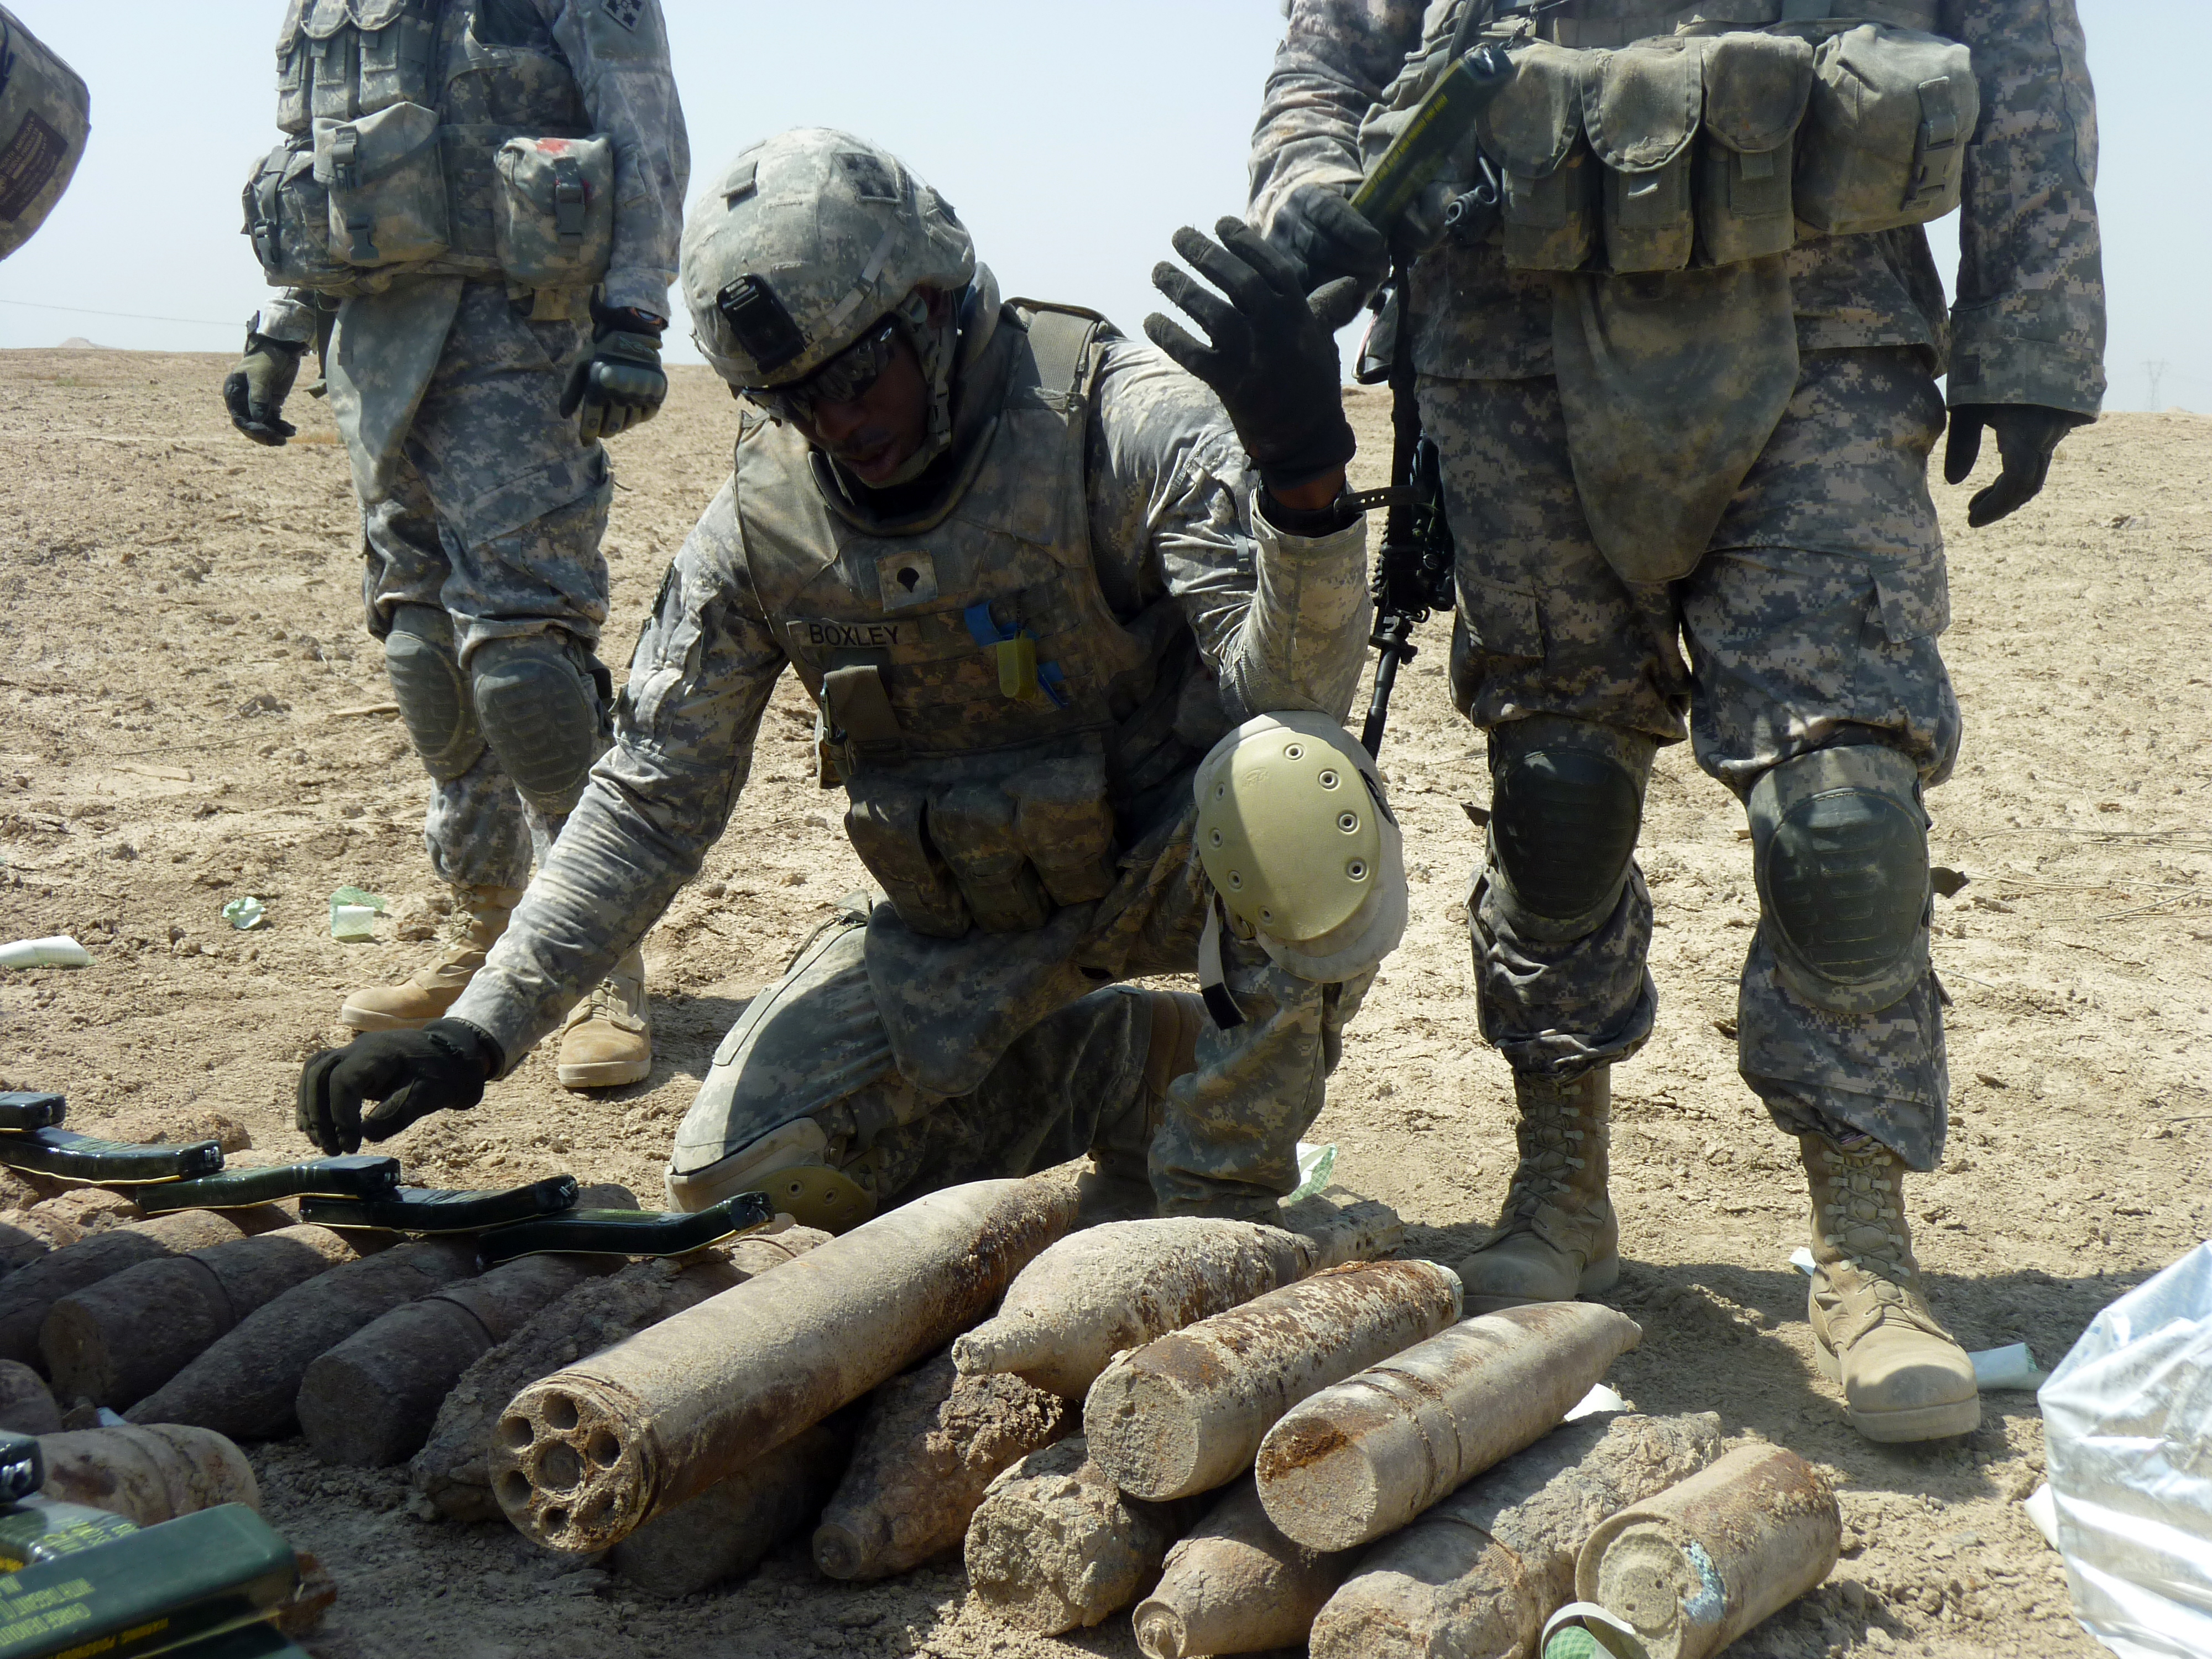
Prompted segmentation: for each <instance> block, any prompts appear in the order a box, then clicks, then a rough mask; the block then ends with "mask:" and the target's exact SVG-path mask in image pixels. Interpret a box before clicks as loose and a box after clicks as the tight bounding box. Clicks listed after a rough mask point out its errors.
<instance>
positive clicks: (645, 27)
mask: <svg viewBox="0 0 2212 1659" xmlns="http://www.w3.org/2000/svg"><path fill="white" fill-rule="evenodd" d="M538 4H539V5H540V6H541V7H542V8H544V11H545V14H546V17H545V21H546V26H547V27H549V28H550V29H551V30H552V32H553V39H554V41H555V43H556V45H558V46H560V48H561V50H562V52H564V53H565V54H566V55H567V57H568V62H569V64H570V65H571V66H572V67H573V69H574V71H575V76H576V82H577V84H578V86H580V88H583V94H584V107H585V108H586V110H588V111H589V112H591V117H592V131H595V132H603V133H605V134H606V135H607V137H610V138H611V139H612V140H613V141H614V147H615V251H614V258H613V261H612V263H611V264H610V265H609V266H608V268H607V276H606V302H607V303H608V304H609V305H611V306H627V307H632V308H634V309H635V310H639V311H649V312H651V313H653V315H654V316H656V317H665V316H667V315H668V314H669V310H668V286H669V284H670V283H673V282H674V281H675V280H676V249H677V242H678V238H679V237H680V236H681V235H682V234H683V230H684V191H685V189H686V188H687V187H688V186H689V185H690V181H691V146H690V138H689V137H687V136H686V135H685V132H684V106H682V105H681V104H680V103H678V101H677V97H676V76H675V72H674V71H673V70H671V68H670V67H669V63H668V30H667V27H666V25H665V23H664V22H663V21H662V19H661V15H660V0H538Z"/></svg>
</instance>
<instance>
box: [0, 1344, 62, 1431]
mask: <svg viewBox="0 0 2212 1659" xmlns="http://www.w3.org/2000/svg"><path fill="white" fill-rule="evenodd" d="M0 1431H5V1432H7V1433H9V1434H59V1433H60V1432H61V1431H62V1410H61V1407H59V1406H57V1405H56V1404H55V1403H54V1396H53V1395H52V1391H51V1390H49V1389H47V1387H46V1379H45V1378H44V1377H42V1376H40V1375H39V1374H38V1372H36V1371H34V1370H32V1369H31V1368H30V1367H29V1366H28V1365H26V1364H24V1363H23V1362H22V1361H21V1360H20V1359H0Z"/></svg>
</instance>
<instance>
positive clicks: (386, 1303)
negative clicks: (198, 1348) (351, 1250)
mask: <svg viewBox="0 0 2212 1659" xmlns="http://www.w3.org/2000/svg"><path fill="white" fill-rule="evenodd" d="M475 1272H476V1248H475V1245H474V1243H472V1242H450V1241H444V1240H435V1241H425V1242H422V1243H414V1244H399V1245H395V1246H394V1247H392V1249H388V1250H385V1251H382V1252H380V1254H378V1255H371V1256H364V1257H362V1259H361V1260H360V1261H349V1262H346V1263H345V1264H344V1265H343V1266H342V1267H333V1268H331V1270H330V1271H329V1272H328V1273H320V1274H318V1275H317V1276H316V1277H315V1278H313V1279H308V1280H307V1282H306V1283H305V1284H302V1285H294V1286H293V1287H292V1288H291V1289H290V1290H289V1291H285V1292H284V1293H283V1295H282V1296H280V1297H277V1298H276V1300H275V1301H273V1302H270V1303H269V1304H267V1305H265V1306H264V1307H260V1308H257V1309H255V1310H253V1311H252V1313H250V1314H248V1315H246V1317H245V1318H243V1319H241V1320H240V1321H239V1322H238V1323H237V1324H236V1325H235V1326H234V1327H233V1328H232V1329H231V1330H230V1331H229V1332H228V1334H226V1335H224V1336H222V1338H220V1339H219V1340H217V1341H216V1343H215V1345H214V1346H212V1347H210V1348H209V1349H208V1350H207V1352H204V1353H203V1354H201V1355H200V1357H199V1358H197V1359H195V1360H193V1361H192V1363H191V1364H189V1365H187V1366H185V1368H184V1370H180V1371H179V1372H178V1373H177V1374H176V1375H175V1376H173V1377H171V1378H170V1379H169V1380H168V1381H167V1383H163V1384H162V1385H161V1388H159V1389H156V1390H155V1392H154V1393H152V1394H150V1395H147V1396H146V1397H145V1398H144V1399H143V1400H141V1401H139V1402H138V1403H137V1405H135V1406H133V1407H131V1409H130V1410H129V1411H127V1412H125V1413H124V1415H125V1417H127V1418H129V1419H131V1421H132V1422H133V1423H191V1424H197V1425H198V1426H200V1427H202V1428H207V1429H216V1430H218V1431H221V1432H222V1433H224V1434H227V1435H229V1436H230V1437H232V1438H233V1439H237V1440H265V1439H268V1438H270V1437H274V1436H276V1435H281V1434H283V1433H285V1432H286V1431H289V1429H290V1428H291V1426H292V1425H293V1423H294V1421H295V1415H294V1412H293V1403H294V1401H295V1399H296V1398H297V1396H298V1395H299V1392H300V1378H301V1376H302V1375H304V1374H305V1373H306V1371H307V1367H308V1366H309V1365H310V1364H313V1361H314V1359H315V1357H316V1356H317V1355H318V1354H321V1353H324V1352H327V1351H328V1350H330V1349H331V1348H334V1347H336V1346H337V1345H338V1344H339V1343H341V1342H343V1341H344V1340H346V1338H348V1337H349V1336H351V1335H352V1334H354V1333H355V1332H356V1331H357V1330H359V1329H360V1328H362V1326H364V1325H366V1324H368V1322H369V1321H370V1320H372V1319H374V1318H375V1317H376V1316H378V1315H379V1314H381V1313H384V1312H386V1310H390V1309H392V1308H396V1307H398V1306H399V1305H400V1304H402V1303H404V1302H412V1301H413V1300H414V1299H415V1298H416V1297H418V1296H427V1295H428V1294H429V1293H430V1292H431V1291H435V1290H437V1289H438V1288H440V1287H441V1285H450V1284H452V1283H453V1281H454V1280H455V1279H466V1278H469V1277H470V1276H471V1275H472V1274H473V1273H475Z"/></svg>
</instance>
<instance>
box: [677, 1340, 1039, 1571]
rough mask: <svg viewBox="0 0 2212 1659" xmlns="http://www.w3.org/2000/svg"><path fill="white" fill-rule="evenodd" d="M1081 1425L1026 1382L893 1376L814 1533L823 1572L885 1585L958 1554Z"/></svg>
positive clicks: (948, 1371) (927, 1370) (943, 1367)
mask: <svg viewBox="0 0 2212 1659" xmlns="http://www.w3.org/2000/svg"><path fill="white" fill-rule="evenodd" d="M1074 1426H1075V1423H1074V1413H1073V1412H1071V1411H1070V1410H1069V1409H1068V1408H1067V1407H1066V1402H1065V1401H1062V1400H1061V1399H1060V1396H1059V1395H1054V1394H1048V1393H1047V1392H1045V1390H1043V1389H1036V1388H1032V1387H1030V1384H1028V1383H1024V1382H1023V1381H1022V1379H1021V1378H1019V1377H1018V1376H960V1375H959V1374H958V1372H957V1371H956V1370H954V1369H953V1365H952V1356H951V1355H950V1354H939V1355H938V1356H937V1357H936V1358H934V1359H932V1360H930V1361H928V1362H927V1364H921V1365H918V1366H916V1367H915V1369H914V1370H910V1371H908V1372H907V1373H906V1374H905V1375H904V1376H895V1377H893V1378H892V1379H891V1380H890V1382H888V1383H884V1385H883V1386H882V1387H881V1388H879V1389H877V1390H876V1391H875V1393H874V1394H872V1395H870V1396H869V1398H868V1403H867V1407H866V1415H865V1416H864V1417H863V1419H861V1423H860V1437H859V1441H858V1443H857V1444H856V1445H855V1447H854V1453H853V1461H852V1463H851V1465H850V1466H849V1467H848V1468H847V1469H846V1471H845V1478H844V1479H843V1480H842V1481H840V1482H839V1483H838V1486H837V1492H836V1497H834V1498H831V1499H830V1500H829V1507H828V1509H826V1510H823V1514H822V1524H821V1525H820V1526H818V1527H817V1528H815V1529H814V1565H816V1566H817V1567H819V1568H821V1570H822V1571H823V1572H824V1573H825V1574H827V1575H828V1576H829V1577H832V1578H885V1577H890V1575H891V1574H892V1573H895V1572H904V1571H907V1570H908V1568H910V1567H918V1566H920V1565H921V1564H922V1563H923V1562H924V1561H927V1560H928V1559H930V1558H931V1557H933V1556H937V1555H941V1554H943V1553H945V1551H947V1550H951V1549H957V1548H959V1547H960V1542H961V1540H963V1538H965V1537H966V1536H967V1535H968V1522H969V1519H970V1517H972V1516H974V1515H975V1506H976V1505H977V1504H981V1502H982V1501H983V1494H984V1492H986V1491H987V1490H988V1488H989V1486H990V1485H991V1482H992V1481H993V1480H996V1479H997V1478H998V1476H999V1474H1000V1471H1001V1470H1003V1469H1006V1468H1010V1467H1011V1466H1012V1465H1013V1464H1015V1463H1017V1462H1020V1460H1021V1459H1023V1458H1024V1457H1026V1456H1028V1455H1030V1453H1031V1452H1033V1451H1035V1450H1036V1449H1038V1448H1039V1447H1041V1446H1047V1445H1049V1444H1051V1443H1052V1442H1054V1440H1057V1439H1059V1438H1060V1436H1061V1435H1063V1434H1065V1433H1067V1432H1068V1431H1071V1430H1073V1428H1074ZM687 1507H689V1506H687ZM671 1518H673V1517H671Z"/></svg>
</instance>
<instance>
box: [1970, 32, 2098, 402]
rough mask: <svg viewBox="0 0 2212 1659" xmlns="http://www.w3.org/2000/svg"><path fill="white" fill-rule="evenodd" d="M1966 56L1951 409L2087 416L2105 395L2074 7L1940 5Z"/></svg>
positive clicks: (2088, 144) (2088, 125)
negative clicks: (1970, 117) (1971, 99)
mask: <svg viewBox="0 0 2212 1659" xmlns="http://www.w3.org/2000/svg"><path fill="white" fill-rule="evenodd" d="M1945 14H1946V15H1945V17H1944V22H1945V25H1946V27H1945V31H1944V32H1945V33H1948V34H1949V35H1951V36H1952V37H1953V38H1954V39H1955V40H1962V41H1964V42H1965V43H1966V45H1967V46H1970V47H1971V48H1972V50H1973V54H1974V75H1975V79H1976V81H1977V82H1978V83H1979V85H1980V88H1981V94H1982V119H1981V125H1980V126H1979V127H1978V128H1977V129H1976V131H1975V133H1974V138H1973V142H1972V144H1971V145H1970V146H1969V148H1968V149H1967V151H1966V201H1965V213H1964V216H1963V219H1962V222H1961V223H1960V227H1959V283H1958V301H1957V303H1956V305H1955V306H1954V307H1953V308H1952V313H1951V317H1952V326H1953V331H1954V338H1953V345H1952V351H1951V379H1950V391H1949V396H1950V401H1951V402H1952V403H1953V404H2048V405H2050V406H2051V407H2052V408H2054V409H2070V410H2076V411H2077V412H2079V413H2081V414H2084V415H2093V414H2095V413H2096V412H2097V410H2098V407H2099V405H2100V404H2101V403H2102V402H2103V399H2104V393H2105V370H2104V357H2105V279H2104V255H2103V250H2102V247H2101V245H2100V241H2099V238H2098V232H2097V203H2096V197H2095V195H2094V193H2093V192H2094V191H2095V189H2096V185H2097V105H2096V98H2095V94H2093V91H2092V90H2091V88H2090V85H2089V66H2088V63H2087V57H2086V54H2085V52H2084V48H2083V46H2082V40H2081V20H2080V19H2079V17H2078V16H2076V15H2075V0H1947V3H1946V7H1945Z"/></svg>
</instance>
